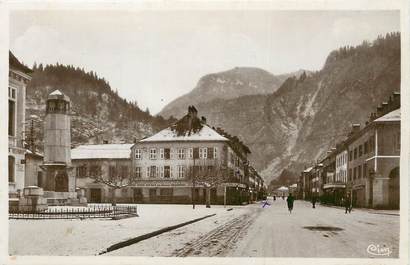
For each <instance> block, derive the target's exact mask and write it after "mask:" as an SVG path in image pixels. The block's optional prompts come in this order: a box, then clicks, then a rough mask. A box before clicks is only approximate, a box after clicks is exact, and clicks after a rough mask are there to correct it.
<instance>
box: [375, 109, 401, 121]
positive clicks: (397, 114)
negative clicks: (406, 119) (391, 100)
mask: <svg viewBox="0 0 410 265" xmlns="http://www.w3.org/2000/svg"><path fill="white" fill-rule="evenodd" d="M400 118H401V111H400V109H396V110H393V111H391V112H389V113H387V114H386V115H383V116H381V117H380V118H377V119H375V120H374V121H375V122H385V121H400Z"/></svg>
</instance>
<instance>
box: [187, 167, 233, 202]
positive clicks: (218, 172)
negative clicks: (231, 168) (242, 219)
mask: <svg viewBox="0 0 410 265" xmlns="http://www.w3.org/2000/svg"><path fill="white" fill-rule="evenodd" d="M188 171H189V176H191V178H192V183H193V186H194V187H195V186H199V187H201V186H202V187H204V188H205V191H206V198H205V202H206V207H207V208H210V207H211V189H212V188H216V187H217V186H219V185H220V184H222V183H225V182H227V181H228V170H227V168H226V167H225V166H223V165H221V164H220V163H219V162H218V161H212V162H209V161H206V160H205V161H199V163H198V165H195V166H190V167H189V169H188ZM193 195H194V194H193Z"/></svg>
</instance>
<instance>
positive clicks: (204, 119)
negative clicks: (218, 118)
mask: <svg viewBox="0 0 410 265" xmlns="http://www.w3.org/2000/svg"><path fill="white" fill-rule="evenodd" d="M201 122H202V123H203V124H206V118H205V117H204V116H201Z"/></svg>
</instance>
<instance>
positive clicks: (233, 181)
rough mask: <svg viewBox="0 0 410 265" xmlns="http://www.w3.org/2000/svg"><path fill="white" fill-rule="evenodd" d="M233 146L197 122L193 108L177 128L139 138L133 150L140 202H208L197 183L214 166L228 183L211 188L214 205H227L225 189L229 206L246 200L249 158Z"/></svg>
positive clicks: (136, 187)
mask: <svg viewBox="0 0 410 265" xmlns="http://www.w3.org/2000/svg"><path fill="white" fill-rule="evenodd" d="M195 124H197V128H196V129H194V127H195ZM199 124H200V125H199ZM178 126H181V127H184V126H185V127H186V128H183V133H182V134H181V133H179V132H178V128H177V129H175V127H178ZM229 143H230V140H229V139H228V138H226V137H224V136H222V135H221V134H219V133H218V132H217V131H216V130H214V129H212V128H211V127H209V126H208V125H207V124H206V123H205V121H204V120H202V121H199V119H198V118H197V112H196V110H195V109H194V108H193V109H189V112H188V114H187V115H186V116H184V118H182V119H181V120H180V121H179V122H177V123H176V124H175V125H174V126H171V127H169V128H166V129H164V130H162V131H160V132H158V133H157V134H155V135H153V136H151V137H148V138H145V139H142V140H140V141H139V142H137V143H136V144H134V146H133V147H132V148H131V156H132V170H134V174H135V177H136V178H137V181H136V185H135V187H134V188H133V189H134V198H136V199H137V201H136V202H139V203H191V202H192V200H194V201H195V203H204V202H205V198H206V189H205V187H204V186H203V185H201V184H196V183H195V181H194V179H195V177H196V174H201V172H203V171H206V170H209V169H212V168H216V167H217V168H219V169H220V170H221V172H222V174H221V175H223V176H221V178H223V179H224V181H223V183H221V184H220V185H217V186H215V187H213V188H212V189H211V194H210V197H211V203H212V204H223V203H224V194H225V191H226V200H227V201H226V203H227V204H242V203H243V202H247V201H248V199H249V198H248V197H249V187H248V185H247V184H246V182H247V180H246V177H247V176H245V175H246V166H247V164H248V163H247V160H246V159H244V157H246V155H245V156H244V154H238V153H237V152H235V151H234V150H233V149H232V148H231V146H230V144H229ZM224 185H225V186H227V188H226V190H225V187H224Z"/></svg>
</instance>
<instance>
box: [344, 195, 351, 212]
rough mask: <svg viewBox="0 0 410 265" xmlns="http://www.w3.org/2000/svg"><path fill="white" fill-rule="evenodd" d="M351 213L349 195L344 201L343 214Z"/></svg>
mask: <svg viewBox="0 0 410 265" xmlns="http://www.w3.org/2000/svg"><path fill="white" fill-rule="evenodd" d="M351 211H352V204H351V199H350V195H347V196H346V199H345V214H347V212H349V213H350V212H351Z"/></svg>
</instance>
